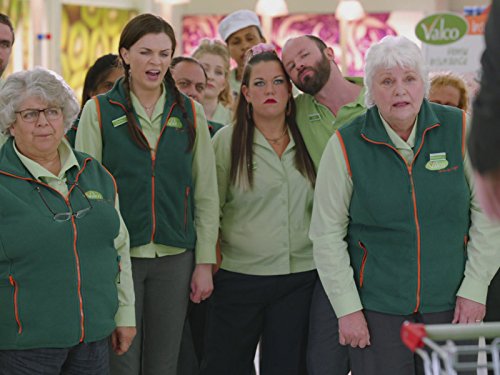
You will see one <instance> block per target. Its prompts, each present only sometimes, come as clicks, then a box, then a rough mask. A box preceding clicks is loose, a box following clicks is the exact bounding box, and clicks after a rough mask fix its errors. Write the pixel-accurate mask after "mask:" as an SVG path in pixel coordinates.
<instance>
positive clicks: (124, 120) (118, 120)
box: [111, 115, 127, 128]
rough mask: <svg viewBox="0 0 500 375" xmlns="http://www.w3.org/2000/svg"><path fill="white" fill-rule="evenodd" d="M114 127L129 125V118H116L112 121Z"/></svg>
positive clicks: (124, 116)
mask: <svg viewBox="0 0 500 375" xmlns="http://www.w3.org/2000/svg"><path fill="white" fill-rule="evenodd" d="M111 123H112V124H113V126H114V127H115V128H116V127H118V126H120V125H123V124H126V123H127V116H126V115H123V116H122V117H118V118H115V119H114V120H113V121H111Z"/></svg>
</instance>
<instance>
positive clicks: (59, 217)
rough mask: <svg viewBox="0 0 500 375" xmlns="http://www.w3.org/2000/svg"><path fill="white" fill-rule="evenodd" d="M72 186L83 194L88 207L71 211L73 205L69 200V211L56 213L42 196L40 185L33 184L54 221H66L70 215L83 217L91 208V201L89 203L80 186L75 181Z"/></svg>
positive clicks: (78, 217)
mask: <svg viewBox="0 0 500 375" xmlns="http://www.w3.org/2000/svg"><path fill="white" fill-rule="evenodd" d="M73 186H75V187H76V188H77V190H78V191H80V193H82V194H83V196H84V197H85V200H86V201H87V203H88V204H89V207H86V208H83V209H81V210H78V211H76V212H75V211H73V207H72V206H71V202H69V207H70V211H69V212H60V213H56V212H54V211H53V210H52V209H51V208H50V206H49V204H48V202H47V200H46V199H45V198H44V196H43V194H42V190H41V189H40V186H35V190H36V191H37V192H38V194H39V195H40V198H42V201H43V203H44V204H45V207H47V208H48V210H49V211H50V213H51V214H52V215H53V218H54V221H57V222H59V223H61V222H63V221H68V220H69V219H71V217H72V216H74V217H76V218H77V219H81V218H83V217H85V216H86V215H87V214H88V213H89V211H90V210H91V209H92V208H93V207H92V203H90V200H89V198H88V197H87V195H86V194H85V193H84V192H83V190H82V189H81V188H80V186H79V185H78V184H77V183H74V184H73Z"/></svg>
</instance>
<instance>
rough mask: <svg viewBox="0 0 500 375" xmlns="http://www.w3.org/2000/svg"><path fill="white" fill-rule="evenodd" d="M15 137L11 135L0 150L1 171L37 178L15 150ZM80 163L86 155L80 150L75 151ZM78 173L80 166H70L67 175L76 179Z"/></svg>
mask: <svg viewBox="0 0 500 375" xmlns="http://www.w3.org/2000/svg"><path fill="white" fill-rule="evenodd" d="M13 143H14V138H13V137H9V139H8V140H7V142H5V144H4V145H3V147H2V148H1V151H0V173H3V174H8V175H12V176H14V177H17V178H21V179H26V180H35V178H34V177H33V175H32V174H31V173H30V172H29V171H28V169H27V168H26V167H25V166H24V164H23V163H22V162H21V160H20V159H19V157H18V156H17V154H16V152H15V151H14V145H13ZM74 154H75V157H76V160H77V161H78V164H79V165H81V166H84V164H85V163H84V162H85V157H83V155H82V154H80V153H79V152H74ZM77 173H78V168H77V167H76V166H74V167H72V168H70V169H69V170H68V171H67V177H68V180H69V181H74V180H75V178H76V175H77Z"/></svg>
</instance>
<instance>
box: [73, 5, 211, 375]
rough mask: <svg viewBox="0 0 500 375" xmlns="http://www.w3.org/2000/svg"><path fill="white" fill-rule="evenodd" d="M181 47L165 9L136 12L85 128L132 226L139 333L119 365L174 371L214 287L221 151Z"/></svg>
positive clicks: (79, 142) (81, 145) (83, 142)
mask: <svg viewBox="0 0 500 375" xmlns="http://www.w3.org/2000/svg"><path fill="white" fill-rule="evenodd" d="M175 47H176V41H175V35H174V31H173V29H172V27H171V26H170V25H169V24H168V23H167V22H165V21H164V20H163V19H162V18H161V17H157V16H154V15H152V14H142V15H139V16H137V17H135V18H133V19H132V20H131V21H130V22H129V23H128V24H127V25H126V26H125V28H124V29H123V31H122V34H121V37H120V43H119V53H120V58H121V60H122V63H123V67H124V69H125V76H124V77H123V78H120V80H118V82H117V83H116V84H115V86H114V87H113V89H112V90H111V91H109V92H107V93H106V94H103V95H98V96H97V97H95V98H93V100H90V101H88V102H87V104H86V105H85V108H84V109H83V112H82V115H81V119H80V121H81V123H82V124H83V126H81V127H80V128H79V129H78V132H77V136H76V148H77V149H79V150H83V151H85V152H87V153H89V154H91V155H93V156H94V157H96V158H97V159H99V160H101V161H102V163H103V165H105V166H106V167H107V168H108V169H109V170H110V171H111V173H113V175H114V176H115V178H116V181H117V184H118V189H119V191H120V196H121V197H122V202H121V212H122V215H123V218H124V220H125V223H126V224H127V228H128V230H129V233H130V242H131V244H130V247H131V249H130V253H131V257H132V269H133V278H134V286H135V291H136V296H137V299H136V316H137V337H136V339H135V340H134V342H133V344H132V346H131V349H130V351H129V352H128V353H127V354H126V355H124V356H122V357H116V356H113V357H112V359H111V368H112V372H113V373H115V374H120V375H124V374H125V375H126V374H139V373H142V374H144V375H148V374H175V373H176V368H177V359H178V354H179V345H180V340H181V334H182V328H183V325H184V318H185V315H186V309H187V304H188V299H189V295H190V297H191V300H192V301H193V302H195V303H199V302H200V301H201V300H204V299H206V298H208V297H209V296H210V294H211V293H212V289H213V284H212V264H214V263H215V261H216V259H215V243H216V239H217V232H218V228H217V223H218V210H217V205H218V196H217V182H216V172H215V161H214V154H213V149H212V146H211V143H210V142H211V141H210V135H209V133H208V126H207V121H206V119H205V115H204V113H203V109H202V107H201V105H200V104H198V103H196V102H195V101H193V100H191V99H189V98H188V97H186V96H185V95H183V94H181V93H180V92H179V91H178V90H177V88H176V86H175V83H174V81H173V79H172V75H171V73H170V70H169V66H170V62H171V60H172V56H173V54H174V51H175ZM198 187H200V188H198ZM195 264H196V266H195ZM193 267H194V271H193ZM189 289H191V294H189Z"/></svg>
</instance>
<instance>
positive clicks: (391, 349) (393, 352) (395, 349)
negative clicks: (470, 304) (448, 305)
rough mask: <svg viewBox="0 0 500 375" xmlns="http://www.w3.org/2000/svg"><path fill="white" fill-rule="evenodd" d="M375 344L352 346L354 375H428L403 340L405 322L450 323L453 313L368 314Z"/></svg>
mask: <svg viewBox="0 0 500 375" xmlns="http://www.w3.org/2000/svg"><path fill="white" fill-rule="evenodd" d="M364 314H365V318H366V321H367V323H368V330H369V331H370V342H371V345H370V346H368V347H366V348H364V349H360V348H351V347H349V355H350V357H351V367H352V375H415V374H424V370H423V366H422V361H421V360H420V358H419V357H418V355H417V354H413V353H412V352H411V351H410V349H408V348H407V347H406V346H405V345H404V344H403V342H402V341H401V336H400V331H401V325H402V324H403V322H405V321H406V320H407V321H410V322H412V323H423V324H447V323H451V321H452V320H453V311H445V312H439V313H428V314H412V315H389V314H382V313H377V312H373V311H366V310H365V311H364Z"/></svg>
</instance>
